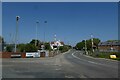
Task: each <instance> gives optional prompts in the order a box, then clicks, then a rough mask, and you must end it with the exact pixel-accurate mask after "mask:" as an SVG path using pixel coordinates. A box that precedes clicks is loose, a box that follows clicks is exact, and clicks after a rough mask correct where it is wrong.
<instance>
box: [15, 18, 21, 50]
mask: <svg viewBox="0 0 120 80" xmlns="http://www.w3.org/2000/svg"><path fill="white" fill-rule="evenodd" d="M19 18H20V17H19V16H16V35H15V52H16V46H17V41H18V37H17V35H18V21H19Z"/></svg>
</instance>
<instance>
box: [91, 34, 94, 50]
mask: <svg viewBox="0 0 120 80" xmlns="http://www.w3.org/2000/svg"><path fill="white" fill-rule="evenodd" d="M91 43H92V52H94V49H93V45H94V42H93V35H91Z"/></svg>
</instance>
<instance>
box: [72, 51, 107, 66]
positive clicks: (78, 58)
mask: <svg viewBox="0 0 120 80" xmlns="http://www.w3.org/2000/svg"><path fill="white" fill-rule="evenodd" d="M75 53H76V52H74V53H72V56H73V57H75V58H77V59H79V60H82V61H86V62H89V63H92V64H97V65H104V64H101V63H96V62H93V61H88V60H84V59H81V58H79V57H77V56H75V55H74V54H75ZM104 66H106V65H104Z"/></svg>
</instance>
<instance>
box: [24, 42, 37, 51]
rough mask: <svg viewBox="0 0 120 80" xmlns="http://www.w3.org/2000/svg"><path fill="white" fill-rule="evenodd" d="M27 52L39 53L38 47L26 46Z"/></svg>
mask: <svg viewBox="0 0 120 80" xmlns="http://www.w3.org/2000/svg"><path fill="white" fill-rule="evenodd" d="M25 51H26V52H36V51H37V47H36V46H35V45H33V44H29V43H28V44H26V46H25Z"/></svg>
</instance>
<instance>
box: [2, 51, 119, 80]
mask: <svg viewBox="0 0 120 80" xmlns="http://www.w3.org/2000/svg"><path fill="white" fill-rule="evenodd" d="M2 77H3V78H118V61H113V60H106V59H97V58H92V57H89V56H85V55H83V54H82V52H81V51H76V50H70V51H68V52H66V53H62V54H59V55H57V56H55V57H47V58H11V59H3V60H2Z"/></svg>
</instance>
